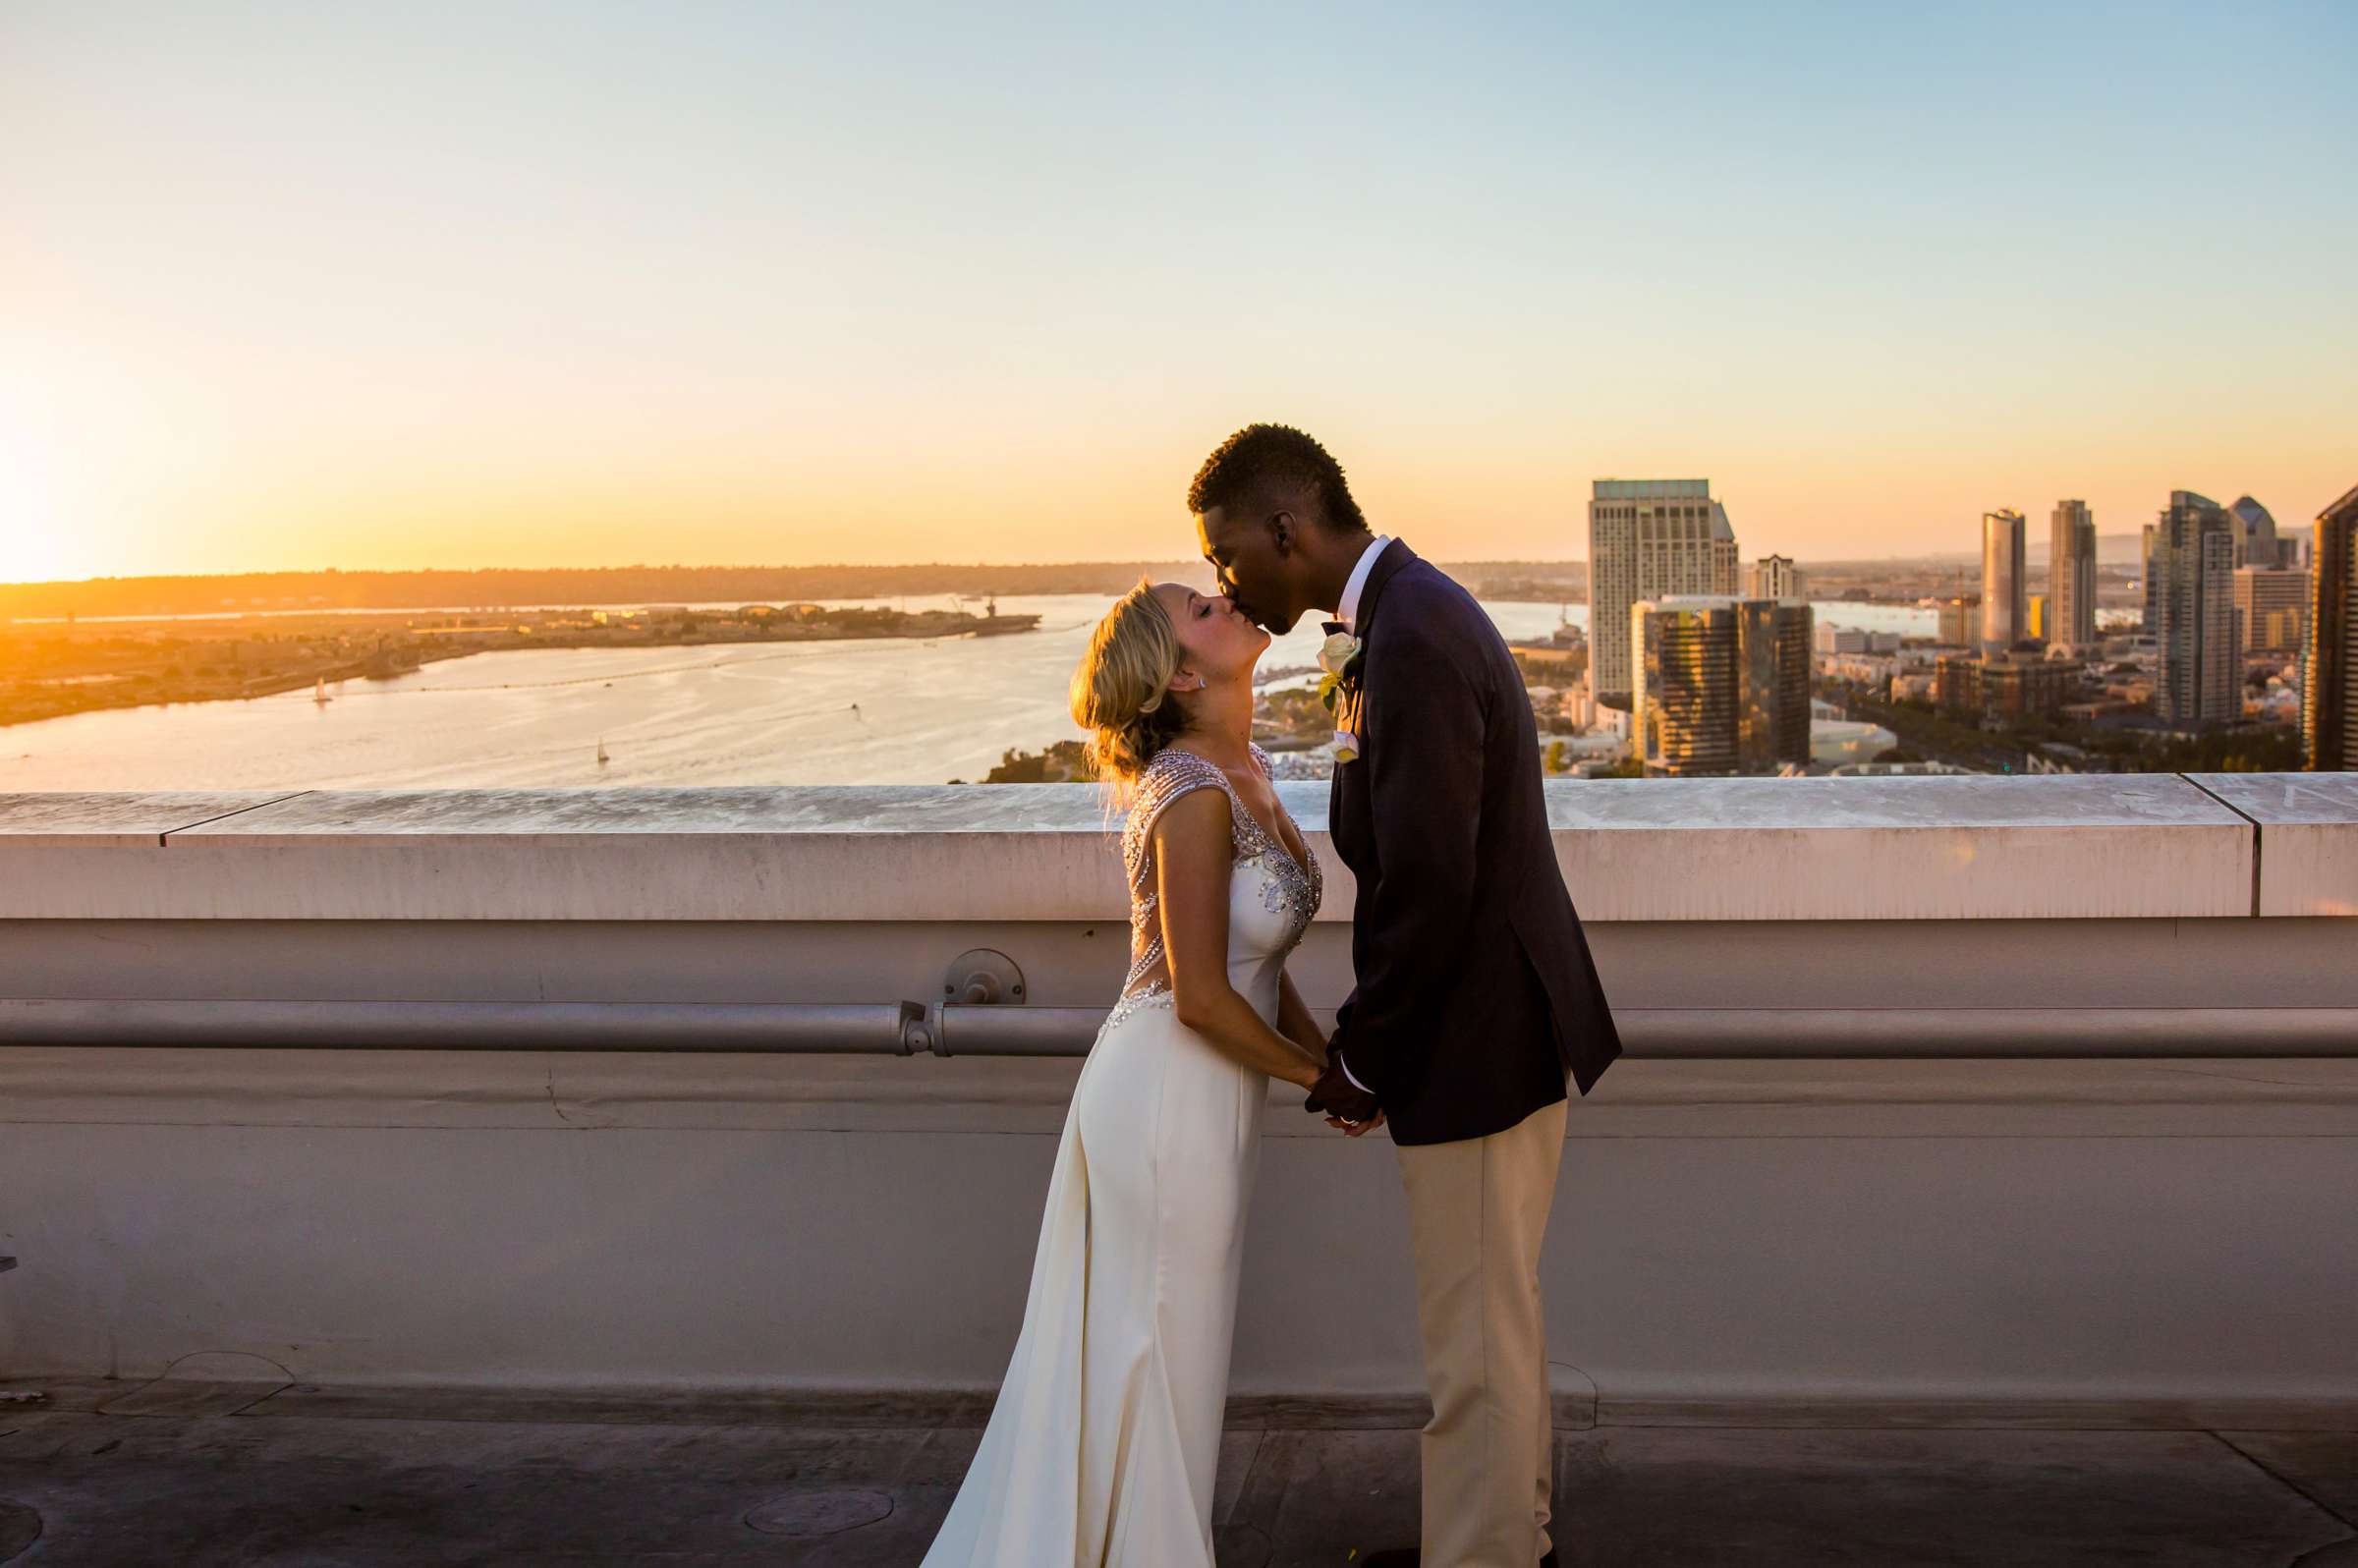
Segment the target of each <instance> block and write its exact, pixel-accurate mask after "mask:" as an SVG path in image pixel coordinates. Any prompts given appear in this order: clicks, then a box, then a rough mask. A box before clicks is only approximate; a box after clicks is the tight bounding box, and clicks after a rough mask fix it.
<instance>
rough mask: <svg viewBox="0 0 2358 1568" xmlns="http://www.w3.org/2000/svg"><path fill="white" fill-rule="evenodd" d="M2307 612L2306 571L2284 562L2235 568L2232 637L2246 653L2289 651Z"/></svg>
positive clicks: (2298, 640) (2296, 646) (2295, 643)
mask: <svg viewBox="0 0 2358 1568" xmlns="http://www.w3.org/2000/svg"><path fill="white" fill-rule="evenodd" d="M2308 614H2309V574H2308V573H2306V572H2296V571H2294V570H2293V569H2292V568H2290V567H2288V566H2239V567H2237V568H2236V569H2235V637H2236V643H2237V645H2238V647H2239V649H2240V650H2241V651H2242V652H2244V653H2246V654H2251V653H2291V652H2294V651H2297V650H2298V649H2299V648H2300V646H2301V641H2302V640H2301V623H2302V622H2303V621H2304V620H2306V619H2307V618H2308Z"/></svg>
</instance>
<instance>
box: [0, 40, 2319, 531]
mask: <svg viewBox="0 0 2358 1568" xmlns="http://www.w3.org/2000/svg"><path fill="white" fill-rule="evenodd" d="M2354 73H2358V7H2351V6H2348V5H2276V6H2272V5H2260V6H2241V7H2234V8H2228V7H2224V6H2221V7H2205V8H2191V7H2167V6H2141V7H2079V8H2073V7H2043V8H2031V7H1977V8H1973V9H1971V10H1965V9H1957V10H1944V9H1937V8H1915V7H1872V8H1871V7H1802V8H1787V9H1784V10H1781V11H1775V10H1769V9H1766V8H1750V7H1744V8H1739V7H1676V6H1672V7H1651V8H1646V9H1645V10H1644V11H1643V12H1640V11H1637V10H1634V9H1633V10H1627V11H1612V12H1605V11H1590V10H1587V9H1584V8H1579V7H1549V8H1540V7H1488V8H1483V7H1471V8H1469V7H1453V8H1447V9H1443V8H1437V7H1436V8H1430V9H1419V10H1408V9H1399V8H1352V9H1341V8H1335V9H1326V10H1319V11H1311V10H1302V9H1297V8H1287V7H1263V8H1257V9H1248V8H1216V7H1215V8H1204V7H1194V8H1189V9H1188V10H1187V11H1186V12H1184V13H1181V12H1176V11H1172V12H1163V13H1150V12H1143V11H1126V12H1123V13H1120V14H1118V15H1116V14H1109V13H1105V12H1101V11H1095V12H1093V11H1090V10H1085V9H1082V8H1077V7H1076V8H1058V9H1039V8H1034V9H1019V8H971V7H894V6H860V7H829V8H823V9H822V8H804V7H778V6H762V7H756V6H695V5H689V6H670V7H661V8H652V7H624V6H612V5H607V6H601V5H594V4H583V5H574V6H563V7H559V6H530V7H528V6H503V5H473V6H454V7H411V8H388V7H374V6H371V7H361V6H333V5H311V6H293V5H288V6H269V7H263V6H221V5H203V4H195V5H154V6H134V5H114V4H107V3H105V0H88V3H81V4H73V5H41V4H25V3H19V4H15V5H12V6H11V7H9V8H8V10H7V11H6V12H5V13H0V140H4V141H5V144H6V145H7V146H8V147H9V148H10V151H9V153H8V155H7V156H6V157H5V158H4V159H0V225H5V228H0V240H4V241H5V242H6V243H5V244H0V529H6V530H12V531H13V532H14V533H15V535H16V537H15V538H14V540H13V541H12V540H11V539H10V538H9V537H8V534H7V533H6V532H0V578H12V577H14V578H23V577H32V576H41V575H52V574H55V575H82V574H84V573H93V572H135V571H149V570H188V569H198V570H232V569H242V568H248V567H267V566H324V565H331V564H334V565H345V566H355V567H358V566H372V565H387V566H401V565H424V564H446V565H468V564H533V563H539V562H578V563H583V564H594V563H597V562H604V561H632V560H642V559H682V560H777V561H809V560H822V559H843V558H873V559H931V558H948V559H972V558H994V559H1071V558H1083V557H1107V556H1134V555H1140V554H1154V553H1168V551H1169V550H1170V549H1171V548H1172V547H1173V546H1177V545H1183V544H1184V529H1185V518H1184V516H1183V514H1182V513H1181V512H1180V509H1179V504H1178V502H1179V496H1180V494H1181V492H1182V490H1183V487H1184V482H1185V479H1186V477H1187V475H1188V473H1189V472H1190V471H1192V469H1193V467H1194V465H1195V463H1196V462H1197V461H1198V460H1199V459H1200V458H1201V456H1202V454H1203V452H1204V451H1205V450H1206V449H1207V448H1208V447H1209V446H1210V445H1211V444H1212V443H1213V442H1214V441H1216V440H1217V439H1218V438H1219V437H1220V436H1221V435H1222V434H1224V433H1225V432H1226V431H1227V430H1228V429H1229V428H1231V427H1232V426H1233V425H1235V424H1237V423H1240V422H1243V421H1244V420H1251V419H1267V418H1276V419H1285V420H1293V421H1295V422H1299V423H1302V424H1304V425H1306V426H1308V427H1309V428H1311V429H1313V430H1314V431H1315V432H1317V433H1319V434H1320V435H1321V437H1322V438H1324V439H1325V440H1326V441H1327V442H1328V444H1329V445H1330V446H1332V447H1333V448H1334V449H1335V450H1336V451H1337V452H1338V454H1339V455H1341V456H1342V457H1343V459H1344V461H1345V463H1346V465H1347V466H1348V467H1349V468H1350V469H1351V471H1352V474H1353V476H1354V480H1355V483H1356V484H1357V485H1358V486H1359V487H1360V489H1361V492H1362V497H1363V500H1365V501H1366V502H1367V503H1368V505H1369V506H1370V509H1371V510H1372V511H1373V512H1375V515H1376V516H1377V518H1378V521H1380V522H1384V523H1386V524H1387V526H1393V527H1397V528H1399V529H1400V530H1401V531H1402V532H1408V533H1410V534H1411V536H1412V537H1416V538H1418V539H1420V540H1430V541H1431V542H1432V545H1433V546H1434V547H1435V548H1437V549H1438V551H1439V553H1442V554H1444V555H1452V556H1460V557H1463V556H1470V555H1478V554H1479V555H1529V556H1549V557H1554V556H1566V555H1579V554H1582V553H1585V549H1586V540H1585V537H1584V536H1583V532H1582V530H1581V527H1580V522H1579V520H1580V518H1581V515H1582V506H1583V503H1584V502H1585V499H1586V495H1587V485H1588V481H1589V480H1590V479H1591V478H1592V477H1594V476H1600V475H1607V474H1618V475H1644V474H1658V473H1677V474H1706V475H1709V476H1712V478H1713V480H1714V482H1715V484H1716V485H1717V487H1718V489H1719V491H1720V493H1721V494H1722V496H1723V497H1724V498H1725V499H1726V501H1727V503H1728V505H1729V508H1730V512H1731V515H1732V516H1733V517H1734V519H1735V521H1736V525H1737V529H1738V532H1739V536H1740V537H1741V538H1742V539H1743V541H1744V546H1745V551H1746V553H1747V555H1750V554H1754V553H1759V552H1762V551H1768V550H1782V551H1785V552H1787V553H1800V554H1803V555H1805V556H1807V555H1819V556H1825V555H1830V554H1880V553H1894V552H1899V551H1905V550H1912V549H1928V548H1948V547H1955V548H1963V547H1966V546H1967V545H1969V544H1970V542H1971V539H1972V533H1973V528H1974V525H1975V521H1976V520H1977V519H1978V518H1979V516H1980V514H1981V512H1982V511H1984V510H1986V509H1989V508H1991V507H1995V506H1999V505H2014V506H2019V507H2021V508H2022V509H2023V510H2024V511H2026V512H2028V513H2030V514H2031V515H2032V516H2033V517H2034V518H2044V516H2045V514H2046V510H2047V508H2048V507H2049V505H2051V503H2052V501H2053V499H2054V498H2055V497H2056V496H2059V495H2084V496H2087V497H2089V498H2090V499H2091V501H2092V502H2093V503H2094V504H2095V505H2096V507H2097V511H2098V516H2099V523H2100V527H2101V528H2103V529H2104V530H2105V532H2121V531H2125V530H2130V529H2134V528H2135V527H2136V526H2137V525H2138V524H2139V523H2141V522H2143V521H2144V520H2145V519H2146V518H2148V517H2150V516H2151V515H2152V513H2153V511H2154V510H2155V509H2156V508H2158V507H2159V506H2160V505H2161V503H2162V501H2163V500H2164V499H2165V498H2166V492H2167V491H2168V490H2169V489H2170V488H2172V487H2177V486H2186V487H2191V488H2195V489H2200V490H2204V491H2206V492H2208V493H2213V494H2218V495H2220V496H2221V498H2222V499H2224V498H2228V497H2231V496H2232V495H2234V494H2236V493H2239V492H2241V491H2244V490H2249V491H2251V492H2253V493H2255V494H2257V495H2259V496H2260V497H2261V499H2262V500H2264V501H2265V502H2267V503H2268V504H2269V505H2271V506H2272V507H2273V508H2274V510H2275V511H2276V513H2277V515H2278V517H2279V519H2280V520H2281V521H2285V522H2287V523H2291V522H2295V521H2300V520H2305V519H2306V518H2307V517H2308V516H2310V515H2312V514H2313V513H2314V512H2315V510H2316V509H2317V508H2318V507H2319V506H2320V505H2322V504H2323V503H2324V502H2325V501H2327V500H2330V499H2331V498H2332V496H2334V495H2336V494H2338V493H2339V492H2340V491H2341V490H2342V489H2344V488H2347V487H2348V485H2349V484H2351V483H2353V482H2358V440H2354V439H2353V431H2358V356H2353V355H2352V354H2351V353H2350V347H2351V345H2352V344H2353V343H2358V305H2354V304H2353V301H2354V300H2358V289H2353V288H2352V287H2351V284H2350V279H2351V277H2352V276H2353V275H2354V274H2358V267H2354V266H2353V262H2352V257H2353V254H2358V246H2354V245H2353V241H2354V240H2358V200H2353V197H2358V175H2354V174H2353V171H2354V170H2358V131H2353V129H2352V121H2351V117H2350V115H2349V114H2348V111H2347V88H2348V83H2349V82H2350V81H2351V80H2352V79H2353V75H2354Z"/></svg>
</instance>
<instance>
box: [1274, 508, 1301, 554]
mask: <svg viewBox="0 0 2358 1568" xmlns="http://www.w3.org/2000/svg"><path fill="white" fill-rule="evenodd" d="M1300 532H1301V525H1300V524H1298V523H1297V522H1295V521H1294V514H1293V513H1291V512H1271V513H1270V514H1269V543H1270V544H1271V545H1272V546H1273V547H1274V548H1275V549H1276V551H1277V553H1278V554H1279V555H1281V556H1282V555H1291V554H1293V553H1294V548H1295V545H1296V543H1297V541H1298V539H1299V537H1300Z"/></svg>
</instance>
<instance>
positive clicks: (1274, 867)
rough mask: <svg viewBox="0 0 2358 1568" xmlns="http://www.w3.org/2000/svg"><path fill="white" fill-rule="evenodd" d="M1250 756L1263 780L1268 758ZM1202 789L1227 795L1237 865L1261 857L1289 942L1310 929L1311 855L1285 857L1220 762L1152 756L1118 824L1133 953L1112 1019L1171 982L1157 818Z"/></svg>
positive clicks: (1176, 754) (1266, 894)
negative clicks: (1161, 913)
mask: <svg viewBox="0 0 2358 1568" xmlns="http://www.w3.org/2000/svg"><path fill="white" fill-rule="evenodd" d="M1252 751H1253V761H1254V764H1255V765H1256V766H1258V767H1259V768H1260V769H1261V771H1262V774H1263V777H1266V776H1267V775H1268V773H1269V756H1268V754H1267V753H1266V752H1264V751H1263V750H1262V749H1261V748H1260V747H1258V746H1256V747H1254V748H1253V749H1252ZM1200 789H1216V790H1218V791H1220V793H1222V794H1223V795H1226V796H1227V797H1228V817H1229V835H1230V842H1231V844H1232V846H1233V848H1234V853H1235V860H1236V863H1237V864H1239V865H1242V864H1244V863H1246V862H1248V861H1253V860H1258V859H1263V858H1265V859H1266V864H1267V866H1268V870H1269V875H1268V878H1267V879H1266V880H1265V881H1264V882H1263V894H1262V896H1263V903H1264V905H1265V907H1266V908H1267V909H1268V911H1269V913H1270V914H1272V915H1274V914H1278V913H1281V912H1290V913H1291V915H1292V917H1293V923H1292V924H1293V930H1292V933H1291V935H1292V939H1294V940H1299V939H1300V937H1301V935H1302V932H1303V931H1304V930H1305V929H1307V928H1308V927H1309V925H1310V921H1311V917H1312V916H1314V915H1316V914H1317V913H1318V908H1319V898H1320V897H1321V896H1322V894H1323V891H1324V889H1323V886H1322V878H1321V877H1320V875H1319V863H1318V858H1317V857H1316V856H1311V857H1309V864H1308V865H1307V866H1305V865H1303V864H1301V863H1299V862H1297V861H1296V860H1295V859H1294V858H1293V856H1292V855H1291V854H1289V853H1287V851H1286V848H1285V845H1284V844H1283V843H1281V842H1280V841H1278V840H1276V839H1273V838H1271V837H1270V836H1269V835H1268V833H1267V832H1266V831H1265V830H1264V829H1263V827H1262V825H1261V823H1260V822H1259V821H1258V820H1257V819H1256V818H1255V817H1254V815H1253V813H1252V812H1250V811H1249V810H1247V809H1246V807H1245V803H1244V801H1243V800H1241V799H1240V798H1239V797H1238V795H1237V793H1236V786H1235V785H1234V784H1233V783H1231V782H1230V781H1229V778H1228V775H1227V774H1226V773H1224V772H1222V771H1221V770H1220V767H1219V765H1218V764H1217V763H1215V762H1212V761H1209V760H1207V759H1206V758H1204V757H1202V756H1197V755H1196V754H1195V753H1193V752H1188V751H1183V750H1181V749H1179V748H1177V747H1172V748H1169V749H1167V750H1165V751H1163V752H1161V753H1159V754H1157V755H1156V756H1155V757H1154V759H1153V760H1152V761H1151V762H1150V763H1148V764H1147V770H1146V771H1145V772H1144V773H1142V774H1140V775H1139V779H1138V785H1137V788H1136V789H1135V790H1133V791H1132V793H1131V798H1130V816H1129V820H1128V821H1126V822H1124V823H1123V825H1122V868H1123V870H1124V871H1125V872H1126V873H1127V875H1128V878H1129V883H1130V951H1131V955H1132V956H1131V964H1130V973H1129V975H1128V977H1127V978H1126V979H1124V980H1123V981H1122V1000H1123V1006H1122V1007H1120V1008H1117V1009H1116V1010H1115V1016H1116V1017H1122V1016H1127V1014H1128V1012H1129V1011H1132V1010H1134V1008H1133V1005H1132V1004H1136V1003H1143V1002H1145V1001H1147V1000H1149V999H1151V998H1152V997H1154V996H1157V995H1159V994H1161V993H1163V992H1165V991H1167V990H1168V989H1169V985H1170V980H1169V977H1168V975H1167V973H1165V969H1166V966H1165V965H1164V964H1163V941H1162V922H1161V921H1160V920H1159V919H1158V918H1157V917H1156V906H1157V904H1158V903H1159V902H1160V897H1161V895H1160V893H1159V892H1158V891H1157V888H1156V885H1155V875H1154V844H1153V829H1154V820H1155V818H1156V817H1158V816H1160V815H1161V814H1162V811H1163V808H1165V807H1167V806H1169V805H1170V804H1171V802H1173V801H1175V800H1177V799H1179V797H1180V796H1182V795H1186V794H1189V793H1191V792H1193V791H1195V790H1200ZM1284 810H1285V808H1284V807H1283V806H1282V805H1280V806H1279V807H1278V811H1279V812H1283V811H1284ZM1297 831H1299V829H1297ZM1141 980H1148V981H1149V983H1148V984H1147V985H1146V986H1145V987H1144V988H1143V989H1142V988H1140V985H1139V982H1140V981H1141Z"/></svg>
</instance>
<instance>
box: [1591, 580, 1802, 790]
mask: <svg viewBox="0 0 2358 1568" xmlns="http://www.w3.org/2000/svg"><path fill="white" fill-rule="evenodd" d="M1810 633H1811V612H1810V607H1809V606H1808V605H1807V604H1795V603H1791V602H1789V601H1785V600H1779V599H1765V598H1740V597H1737V596H1735V595H1733V594H1673V595H1667V596H1664V597H1662V598H1658V599H1641V600H1640V601H1638V603H1637V604H1635V605H1633V606H1632V607H1631V610H1630V649H1631V661H1630V662H1631V667H1632V669H1633V670H1634V671H1635V672H1636V673H1635V677H1634V682H1633V684H1634V687H1635V690H1634V691H1633V693H1632V699H1633V704H1632V715H1631V716H1632V719H1633V721H1634V725H1635V729H1636V733H1637V743H1638V755H1639V756H1640V757H1641V759H1642V760H1643V761H1644V764H1645V768H1646V773H1647V775H1648V776H1649V777H1670V778H1679V777H1693V776H1697V775H1709V774H1727V773H1774V772H1777V771H1779V770H1780V769H1782V768H1784V767H1786V766H1788V765H1789V766H1791V767H1795V768H1800V767H1806V766H1807V765H1808V764H1809V760H1810V642H1811V636H1810Z"/></svg>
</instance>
